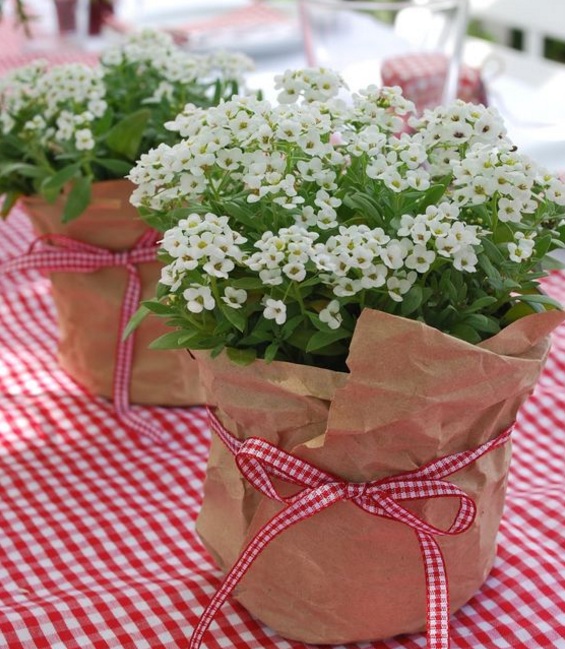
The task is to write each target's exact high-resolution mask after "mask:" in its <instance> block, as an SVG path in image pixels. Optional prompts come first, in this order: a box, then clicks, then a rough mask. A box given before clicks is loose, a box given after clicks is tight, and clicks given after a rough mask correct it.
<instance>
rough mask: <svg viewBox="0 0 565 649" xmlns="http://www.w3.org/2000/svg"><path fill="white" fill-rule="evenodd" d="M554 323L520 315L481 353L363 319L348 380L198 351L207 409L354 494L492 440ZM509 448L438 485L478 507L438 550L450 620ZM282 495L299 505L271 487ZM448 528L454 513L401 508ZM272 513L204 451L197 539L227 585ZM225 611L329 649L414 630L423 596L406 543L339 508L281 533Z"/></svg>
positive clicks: (486, 546) (401, 322)
mask: <svg viewBox="0 0 565 649" xmlns="http://www.w3.org/2000/svg"><path fill="white" fill-rule="evenodd" d="M563 318H564V314H563V313H562V312H560V311H551V312H546V313H542V314H535V315H532V316H528V317H526V318H524V319H522V320H520V321H517V322H515V323H514V324H512V325H510V326H509V327H507V328H506V329H504V330H503V331H502V332H501V333H499V334H498V335H496V336H494V337H493V338H491V339H489V340H487V341H485V342H483V343H481V344H480V345H478V346H475V345H471V344H468V343H465V342H463V341H461V340H458V339H456V338H453V337H451V336H448V335H446V334H443V333H441V332H440V331H438V330H436V329H433V328H430V327H428V326H426V325H424V324H422V323H419V322H415V321H411V320H407V319H404V318H400V317H397V316H392V315H389V314H386V313H381V312H377V311H372V310H368V309H367V310H365V311H364V312H363V314H362V315H361V317H360V319H359V321H358V324H357V328H356V331H355V335H354V338H353V342H352V345H351V349H350V354H349V358H348V366H349V369H350V373H349V374H348V373H341V372H332V371H330V370H323V369H318V368H314V367H306V366H301V365H294V364H291V363H284V362H273V363H271V364H267V363H265V362H264V361H256V362H255V363H254V364H252V365H250V366H247V367H241V366H237V365H234V364H233V363H231V362H230V361H229V359H227V358H226V357H225V355H221V356H220V357H218V358H216V359H214V360H211V359H210V357H209V355H208V354H206V353H205V352H195V356H196V358H197V360H198V363H199V367H200V376H201V380H202V382H203V384H204V388H205V391H206V394H207V401H208V403H213V404H214V406H215V407H216V412H217V415H218V417H219V418H220V420H221V421H222V423H223V424H224V426H225V427H226V428H227V429H228V430H229V431H230V432H231V433H232V434H234V435H235V436H237V437H238V438H240V439H243V438H248V437H253V436H256V437H261V438H263V439H266V440H268V441H269V442H271V443H274V444H276V445H277V446H279V447H280V448H282V449H284V450H285V451H288V452H290V453H292V454H294V455H296V456H298V457H300V458H302V459H304V460H306V461H308V462H310V463H312V464H314V465H316V466H318V467H320V468H321V469H324V470H326V471H329V472H331V473H334V474H336V475H338V476H341V477H343V478H345V479H347V480H350V481H354V482H364V481H370V480H376V479H378V478H382V477H385V476H389V475H394V474H397V473H402V472H406V471H411V470H414V469H416V468H418V467H420V466H421V465H423V464H425V463H427V462H429V461H431V460H433V459H436V458H439V457H442V456H445V455H449V454H452V453H456V452H461V451H464V450H467V449H474V448H475V447H477V446H479V445H481V444H483V443H485V442H487V441H489V440H491V439H493V438H495V437H496V436H497V435H498V434H499V433H501V432H502V431H503V430H505V429H506V428H507V427H508V426H509V425H511V424H512V422H513V421H514V420H515V418H516V412H517V410H518V409H519V407H520V405H521V404H522V403H523V401H524V400H525V399H526V397H527V396H528V395H529V394H530V393H531V392H532V390H533V388H534V386H535V383H536V381H537V378H538V375H539V373H540V370H541V369H542V366H543V363H544V360H545V358H546V355H547V353H548V350H549V337H548V336H549V333H550V332H551V330H552V329H554V328H555V327H556V326H557V325H558V324H559V323H560V322H561V321H562V320H563ZM510 455H511V449H510V444H506V445H504V446H503V447H500V448H498V449H495V450H493V451H491V452H490V453H488V454H486V455H484V456H483V457H481V458H480V459H479V460H477V461H476V462H475V463H474V464H472V465H470V466H469V467H467V468H465V469H463V470H462V471H460V472H459V473H457V474H454V475H453V476H451V477H450V478H449V480H451V481H452V482H454V483H456V484H457V485H458V486H460V487H461V488H462V489H463V490H464V491H465V492H466V493H468V494H469V495H470V496H471V497H472V498H473V500H474V501H475V503H476V505H477V511H478V515H477V518H476V521H475V522H474V523H473V525H472V527H471V528H470V529H469V530H468V531H467V532H465V533H463V534H461V535H459V536H453V537H436V538H437V539H438V540H439V544H440V547H441V550H442V552H443V555H444V557H445V561H446V569H447V574H448V578H449V598H450V608H451V611H455V610H457V609H458V608H460V607H461V606H462V605H463V604H465V602H467V600H469V599H470V598H471V597H472V596H473V595H474V594H475V593H476V591H477V590H478V589H479V588H480V586H481V585H482V583H483V582H484V580H485V579H486V577H487V575H488V574H489V571H490V570H491V567H492V564H493V561H494V557H495V552H496V544H495V537H496V533H497V530H498V527H499V523H500V519H501V516H502V510H503V504H504V497H505V490H506V480H507V473H508V467H509V462H510ZM277 485H278V486H280V489H282V490H283V492H285V490H286V493H287V494H289V493H294V491H295V490H296V488H295V487H292V486H286V487H285V486H283V483H282V482H280V481H277ZM403 504H404V505H406V506H408V507H409V508H410V509H411V511H414V512H418V513H419V514H421V515H423V516H424V517H425V518H426V520H428V522H431V523H433V524H435V525H438V526H440V527H442V528H443V529H447V528H448V527H449V526H450V524H451V522H452V520H453V517H454V516H455V514H456V510H457V507H458V501H457V500H456V499H446V498H435V499H430V500H427V501H415V502H414V503H412V504H407V503H406V502H405V503H403ZM281 508H282V505H281V504H280V503H277V502H275V501H273V500H270V499H268V498H266V497H265V496H263V495H260V494H259V493H258V492H257V491H255V490H254V489H253V487H251V486H250V485H249V484H248V483H247V482H246V481H245V480H244V478H242V476H241V474H240V473H239V471H238V469H237V467H236V465H235V462H234V458H233V456H232V455H231V453H230V452H229V451H228V450H227V449H226V448H225V447H224V445H223V444H222V442H221V441H220V440H219V439H218V438H217V437H216V436H214V438H213V440H212V448H211V452H210V458H209V463H208V470H207V477H206V482H205V488H204V502H203V506H202V510H201V512H200V515H199V518H198V521H197V530H198V532H199V534H200V536H201V538H202V540H203V542H204V544H205V546H206V547H207V549H208V550H209V551H210V553H211V554H212V556H213V557H214V559H215V561H216V562H217V564H218V565H219V566H220V568H221V569H222V570H223V571H224V572H227V571H228V570H229V569H230V568H231V566H232V565H233V564H234V563H235V561H236V559H237V557H238V555H239V554H240V552H241V551H242V549H243V548H244V547H245V545H246V544H247V543H248V542H249V540H250V539H251V538H252V537H253V536H254V535H255V534H256V532H257V531H258V530H259V529H260V528H261V527H262V526H263V525H264V524H265V523H266V522H267V521H268V520H269V519H270V518H271V517H273V516H274V515H275V514H276V513H277V512H278V511H280V509H281ZM234 597H235V598H236V599H237V600H238V601H239V602H240V603H241V604H243V605H244V606H245V607H246V608H247V609H248V610H249V611H250V612H251V614H252V615H254V616H255V617H257V618H258V619H259V620H261V621H262V622H264V623H266V624H267V625H268V626H270V627H271V628H272V629H274V630H275V631H276V632H277V633H279V634H280V635H282V636H284V637H287V638H290V639H295V640H300V641H302V642H308V643H321V644H326V643H328V644H341V643H347V642H355V641H362V640H376V639H382V638H387V637H390V636H393V635H397V634H400V633H412V632H417V631H422V630H424V629H425V624H426V622H425V621H426V585H425V578H424V569H423V563H422V556H421V553H420V549H419V546H418V542H417V539H416V534H415V533H414V531H413V530H411V529H410V528H408V527H407V526H405V525H403V524H401V523H398V522H395V521H390V520H386V519H383V518H377V517H373V516H371V515H369V514H367V513H366V512H363V511H362V510H361V509H360V508H358V507H356V506H355V505H353V504H352V503H348V502H340V503H338V504H336V505H334V506H332V507H330V508H328V509H326V510H324V511H323V512H321V513H319V514H317V515H315V516H313V517H312V518H310V519H307V520H305V521H302V522H300V523H298V524H296V525H294V526H293V527H291V528H289V529H288V530H286V531H285V532H283V533H282V534H281V535H280V536H279V537H277V538H276V539H275V540H274V541H273V542H272V543H271V544H270V545H269V546H268V547H267V548H266V549H265V551H264V552H263V553H262V554H261V555H260V556H259V557H258V558H257V560H256V561H255V563H254V564H253V565H252V566H251V568H250V570H249V571H248V572H247V574H246V575H245V577H244V578H243V580H242V581H241V583H240V584H239V586H238V587H237V589H236V591H235V593H234Z"/></svg>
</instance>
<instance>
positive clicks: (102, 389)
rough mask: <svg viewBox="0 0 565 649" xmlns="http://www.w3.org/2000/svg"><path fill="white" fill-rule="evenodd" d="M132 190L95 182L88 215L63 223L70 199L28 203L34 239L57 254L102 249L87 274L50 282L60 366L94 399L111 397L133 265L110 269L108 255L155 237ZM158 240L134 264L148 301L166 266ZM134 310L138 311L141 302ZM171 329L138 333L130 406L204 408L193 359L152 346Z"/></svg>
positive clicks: (60, 275)
mask: <svg viewBox="0 0 565 649" xmlns="http://www.w3.org/2000/svg"><path fill="white" fill-rule="evenodd" d="M131 191H132V186H131V183H129V182H128V181H125V180H114V181H105V182H99V183H95V184H94V185H93V193H92V201H91V203H90V205H89V206H88V208H87V209H86V211H85V213H83V215H82V216H81V218H80V219H77V220H75V221H71V222H69V223H66V224H65V223H62V221H61V213H62V210H63V204H64V200H65V196H61V197H60V199H59V200H58V201H56V202H55V203H53V204H49V203H47V202H45V201H44V200H42V199H40V198H37V197H26V198H24V199H23V205H24V209H25V211H26V212H27V214H28V216H29V218H30V220H31V222H32V225H33V228H34V231H35V234H36V236H38V237H41V238H42V239H41V242H44V244H45V245H48V246H49V248H50V249H51V250H52V251H54V252H57V251H58V252H59V253H60V254H61V255H62V256H63V257H64V256H67V258H68V256H69V254H71V255H72V254H79V255H80V254H81V253H84V252H86V253H87V254H88V253H89V251H88V250H87V249H86V250H85V249H82V248H81V247H80V246H81V244H86V245H87V246H95V247H96V248H98V251H99V253H98V254H99V261H97V259H96V257H94V258H93V262H92V266H91V267H90V268H89V269H88V272H77V271H76V270H74V269H69V270H68V271H65V270H61V272H52V273H50V280H51V290H52V295H53V299H54V302H55V307H56V311H57V320H58V325H59V341H58V358H59V362H60V364H61V367H62V368H63V369H64V370H65V371H66V372H67V373H68V374H69V375H70V376H71V377H72V378H73V379H74V380H75V381H77V383H79V384H80V385H82V386H84V387H85V388H86V389H87V390H88V391H89V392H91V393H92V394H96V395H100V396H104V397H110V398H111V397H112V396H113V393H114V381H115V365H116V361H117V357H118V348H119V344H120V342H121V341H120V339H121V336H122V331H121V315H120V314H121V312H122V307H123V303H124V299H125V294H126V286H127V284H128V267H127V263H128V260H127V258H126V257H125V256H124V258H123V260H122V261H121V262H120V261H119V260H118V261H117V262H116V263H115V264H112V265H110V266H109V267H108V266H106V267H105V260H104V253H105V252H118V253H127V252H128V251H132V249H133V248H134V247H135V246H136V243H137V242H138V241H139V240H140V238H141V237H143V236H144V235H145V236H147V234H149V235H151V231H150V228H149V227H148V226H147V225H146V224H145V223H144V222H143V221H142V220H141V219H140V218H139V216H138V214H137V210H135V208H133V207H132V206H131V205H130V203H129V196H130V194H131ZM49 235H55V238H53V237H50V236H49ZM59 237H61V238H59ZM158 238H159V237H158V234H157V233H154V236H153V240H148V241H147V243H146V244H145V247H146V251H147V253H148V254H147V257H146V259H145V261H143V262H141V263H135V260H133V261H134V263H133V272H135V273H136V274H137V276H138V277H139V281H140V285H141V298H142V299H149V298H150V297H152V296H153V295H154V290H155V285H156V283H157V282H158V281H159V277H160V273H161V268H162V264H161V263H160V262H158V261H157V259H156V251H157V243H156V241H157V239H158ZM64 263H65V262H64V261H62V262H61V267H63V266H64ZM131 306H132V307H133V311H135V310H136V309H137V306H138V305H137V304H133V305H131ZM127 320H129V317H128V318H127V319H126V322H127ZM167 330H168V329H167V327H166V326H165V324H164V322H163V321H161V320H159V319H157V318H156V317H150V318H148V319H146V320H145V321H144V322H143V323H142V324H141V326H140V327H139V328H138V329H137V331H136V333H135V343H134V350H133V358H132V362H131V383H130V385H129V401H131V402H132V403H140V404H151V405H163V406H180V405H184V406H188V405H195V404H198V403H202V395H201V392H200V385H199V380H198V369H197V366H196V363H195V362H194V361H193V360H192V359H191V357H190V356H189V355H188V354H186V353H184V352H182V351H175V350H164V351H162V350H153V349H149V345H150V343H151V341H153V340H155V338H156V337H159V336H161V335H162V334H164V333H166V332H167Z"/></svg>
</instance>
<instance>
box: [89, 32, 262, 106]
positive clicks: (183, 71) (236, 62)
mask: <svg viewBox="0 0 565 649" xmlns="http://www.w3.org/2000/svg"><path fill="white" fill-rule="evenodd" d="M101 62H102V66H103V67H104V68H105V69H106V72H107V73H109V74H112V73H113V70H115V69H119V68H123V67H125V66H129V65H133V66H135V68H136V69H138V70H139V71H140V72H141V73H145V74H147V75H152V76H155V77H157V78H158V79H160V80H161V81H160V83H159V86H158V88H157V89H156V91H155V92H154V93H153V95H151V96H149V97H148V98H147V103H151V102H158V101H160V100H161V98H162V97H163V96H167V95H170V93H171V92H172V89H173V88H174V87H175V86H177V85H178V84H190V83H192V82H194V81H200V82H202V83H209V82H212V81H213V80H215V79H230V80H234V81H236V82H238V83H239V84H240V85H241V84H243V81H244V78H243V77H244V74H245V73H246V72H249V71H250V70H252V69H253V67H254V66H253V61H252V60H251V59H250V58H249V57H247V56H245V55H244V54H239V53H231V52H213V53H210V54H194V53H190V52H188V51H186V50H183V49H181V48H179V47H178V46H177V45H176V44H175V43H174V40H173V38H172V36H171V35H169V34H166V33H165V32H158V31H154V30H151V29H145V30H142V31H140V32H139V33H134V34H132V35H131V36H130V37H129V39H128V40H127V41H126V42H125V43H124V44H121V45H118V46H115V47H114V48H111V49H109V50H107V51H106V52H104V53H103V55H102V57H101ZM144 71H145V72H144Z"/></svg>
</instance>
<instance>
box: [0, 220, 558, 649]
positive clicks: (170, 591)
mask: <svg viewBox="0 0 565 649" xmlns="http://www.w3.org/2000/svg"><path fill="white" fill-rule="evenodd" d="M21 217H22V215H21V214H19V213H17V212H16V213H14V214H13V215H12V216H11V217H10V218H9V219H8V221H7V222H6V223H0V260H6V259H9V258H12V257H14V256H15V255H18V254H21V253H23V252H25V250H26V249H27V247H28V246H29V242H30V241H31V232H30V231H29V230H28V228H27V224H26V222H25V221H24V219H22V218H21ZM545 289H546V290H547V291H548V292H549V293H550V294H551V295H553V296H555V297H556V298H558V299H561V300H565V274H563V273H554V274H553V275H552V276H551V277H550V278H549V279H548V280H546V281H545ZM56 336H57V332H56V325H55V319H54V310H53V305H52V302H51V298H50V295H49V282H48V281H47V280H46V279H45V278H43V277H41V276H40V275H39V274H38V273H37V272H27V271H22V272H21V273H18V274H16V275H13V276H10V277H8V276H3V277H1V278H0V347H1V350H2V351H1V354H0V442H1V446H0V487H1V492H0V493H1V496H0V647H2V648H4V647H6V648H9V649H78V648H80V649H187V647H188V642H189V638H190V636H191V634H192V632H193V629H194V628H195V626H196V624H197V621H198V619H199V618H200V616H201V614H202V612H203V610H204V607H205V606H206V605H207V603H208V602H209V601H210V599H211V597H212V596H213V594H214V592H215V591H216V590H217V589H218V588H219V586H220V578H221V575H220V574H219V571H218V570H217V569H216V568H215V567H214V565H213V563H212V561H211V559H210V557H209V556H208V555H207V553H206V552H205V550H204V549H203V548H202V546H201V544H200V542H199V540H198V538H197V537H196V534H195V532H194V520H195V517H196V514H197V511H198V508H199V506H200V501H201V497H202V496H201V494H202V480H203V477H204V470H205V469H204V467H205V460H206V454H207V449H208V444H209V431H208V423H207V421H206V416H205V412H204V410H203V409H200V408H192V409H188V408H187V409H179V408H157V407H141V406H134V407H133V409H134V410H135V412H136V413H137V414H139V416H143V418H144V419H146V420H147V421H148V422H150V423H151V424H152V425H154V426H156V427H158V428H162V429H165V430H166V431H167V432H168V434H169V436H170V441H169V442H168V443H167V444H166V445H162V446H156V445H154V444H150V445H149V444H147V443H146V440H144V439H143V438H141V437H140V436H139V435H138V434H137V433H135V432H134V431H131V430H129V429H128V428H126V427H124V426H123V425H122V424H120V422H119V420H118V418H117V416H116V413H115V412H114V410H113V409H112V407H111V404H110V403H109V402H108V401H106V400H104V399H101V398H93V397H90V396H89V395H87V394H86V393H85V392H84V391H83V390H82V389H81V388H80V387H79V386H77V385H76V384H75V383H74V382H73V381H72V380H71V379H69V378H68V377H67V376H66V375H65V374H64V373H63V372H62V370H61V369H60V368H59V367H58V366H57V363H56V360H55V350H56ZM564 386H565V326H563V327H561V328H560V329H559V330H558V331H557V332H556V334H555V336H554V345H553V350H552V353H551V355H550V357H549V360H548V364H547V367H546V369H545V371H544V373H543V375H542V377H541V380H540V382H539V385H538V387H537V388H536V391H535V393H534V394H533V395H532V397H531V398H530V399H529V400H528V401H527V403H526V404H525V406H524V408H523V409H522V411H521V412H520V415H519V417H518V421H517V424H516V427H515V429H514V432H513V434H512V437H513V447H514V456H513V463H512V469H511V475H510V482H509V490H508V498H507V505H506V510H505V515H504V518H503V522H502V527H501V531H500V535H499V549H498V556H497V560H496V563H495V566H494V569H493V571H492V573H491V575H490V576H489V578H488V580H487V581H486V583H485V585H484V586H483V588H482V589H481V591H480V592H479V593H477V595H476V596H475V597H474V598H473V599H472V600H471V601H470V602H469V603H468V604H466V605H465V606H464V607H463V608H462V609H461V610H460V611H458V612H457V613H456V614H455V615H454V616H452V618H451V619H450V630H451V649H516V648H518V649H565V541H564V535H563V530H564V529H565V490H564V489H563V482H564V478H563V476H565V453H563V444H564V442H565V389H564ZM375 614H376V615H378V611H376V612H375ZM202 646H203V647H205V649H228V648H232V647H233V648H237V649H306V645H303V644H301V643H297V642H289V641H287V640H284V639H282V638H279V637H277V636H276V635H274V633H273V632H272V631H270V630H269V629H268V628H266V627H264V626H262V625H260V624H259V623H257V622H256V621H255V620H253V619H252V618H251V616H250V615H249V614H248V613H247V612H246V611H245V610H244V609H243V608H242V607H240V606H239V605H238V604H237V603H235V602H233V601H231V600H229V599H228V601H227V602H226V603H225V605H224V606H223V607H222V609H221V611H219V613H218V614H217V616H216V619H215V623H214V625H213V627H212V628H211V629H210V630H209V632H208V633H207V634H206V636H205V638H204V642H203V645H202ZM425 646H426V637H425V636H424V635H423V634H417V635H410V636H400V637H398V638H395V639H391V640H389V641H386V642H376V643H374V644H372V645H369V644H363V645H351V646H349V647H348V649H369V647H373V648H374V649H400V648H404V649H417V648H422V647H425ZM340 649H344V648H343V647H341V648H340Z"/></svg>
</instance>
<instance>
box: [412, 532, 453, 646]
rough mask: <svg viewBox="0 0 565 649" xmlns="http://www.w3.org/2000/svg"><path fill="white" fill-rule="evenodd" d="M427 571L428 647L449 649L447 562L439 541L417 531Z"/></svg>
mask: <svg viewBox="0 0 565 649" xmlns="http://www.w3.org/2000/svg"><path fill="white" fill-rule="evenodd" d="M416 535H417V536H418V542H419V543H420V549H421V551H422V557H423V559H424V570H425V573H426V590H427V631H428V649H449V591H448V586H447V574H446V571H445V562H444V559H443V555H442V553H441V550H440V547H439V545H438V544H437V541H436V540H435V539H434V537H433V536H431V535H430V534H426V533H425V532H421V531H416Z"/></svg>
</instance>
